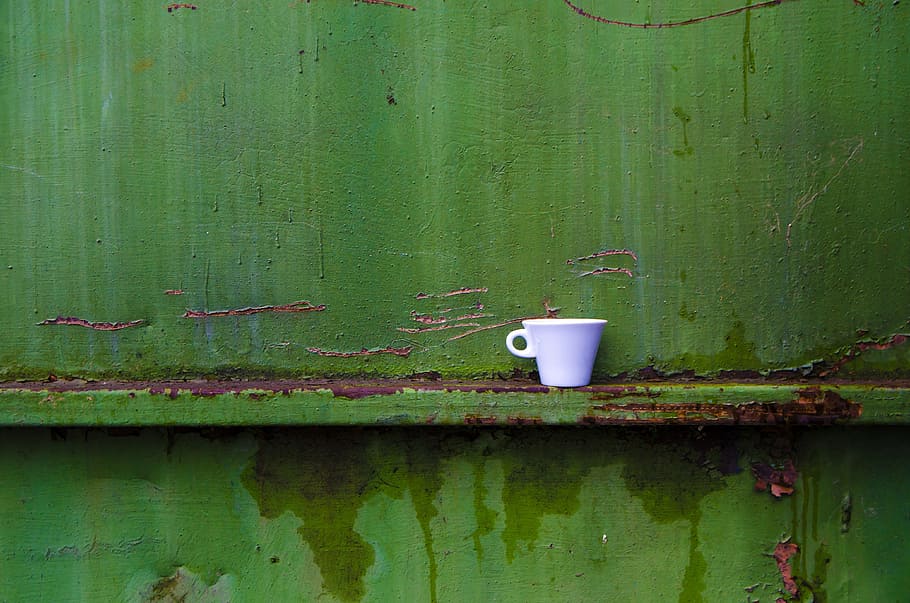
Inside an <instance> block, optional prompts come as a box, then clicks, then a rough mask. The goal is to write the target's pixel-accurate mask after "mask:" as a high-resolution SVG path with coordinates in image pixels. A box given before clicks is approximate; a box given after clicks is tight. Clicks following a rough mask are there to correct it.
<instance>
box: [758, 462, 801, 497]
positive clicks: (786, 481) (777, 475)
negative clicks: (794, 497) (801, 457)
mask: <svg viewBox="0 0 910 603" xmlns="http://www.w3.org/2000/svg"><path fill="white" fill-rule="evenodd" d="M752 475H753V476H754V477H755V490H756V491H757V492H767V491H770V492H771V495H772V496H774V498H781V497H782V496H789V495H791V494H793V492H794V486H795V485H796V480H797V479H799V472H798V471H797V470H796V467H795V466H794V465H793V461H792V460H790V459H787V460H786V461H785V462H784V465H783V466H782V467H781V468H774V467H772V466H770V465H768V464H766V463H753V464H752Z"/></svg>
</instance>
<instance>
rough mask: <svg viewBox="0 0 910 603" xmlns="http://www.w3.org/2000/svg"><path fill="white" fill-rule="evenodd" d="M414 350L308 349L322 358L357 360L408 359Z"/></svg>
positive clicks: (408, 348)
mask: <svg viewBox="0 0 910 603" xmlns="http://www.w3.org/2000/svg"><path fill="white" fill-rule="evenodd" d="M413 350H414V348H413V346H408V347H404V348H393V347H387V348H376V349H372V350H368V349H367V348H363V349H362V350H360V351H357V352H337V351H331V350H322V349H319V348H307V351H308V352H311V353H313V354H318V355H320V356H329V357H332V358H355V357H358V356H376V355H379V354H392V355H393V356H401V357H403V358H407V357H408V356H410V355H411V352H412V351H413Z"/></svg>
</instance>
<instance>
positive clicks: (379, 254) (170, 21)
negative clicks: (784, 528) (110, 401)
mask: <svg viewBox="0 0 910 603" xmlns="http://www.w3.org/2000/svg"><path fill="white" fill-rule="evenodd" d="M175 6H176V7H177V8H175ZM180 6H181V5H173V6H168V5H166V4H162V3H148V2H144V3H126V2H102V1H92V2H78V3H76V2H60V1H54V2H18V1H8V2H5V3H4V5H3V7H2V9H0V10H2V12H3V16H2V19H0V39H2V40H3V43H4V48H3V51H2V53H0V176H2V177H0V203H2V208H3V220H2V221H0V240H2V242H3V244H2V247H0V256H2V257H0V268H2V270H0V291H2V296H3V297H2V300H3V303H2V304H0V331H2V333H3V337H2V340H0V366H2V369H0V370H2V374H3V375H4V376H5V378H7V379H10V378H20V377H26V378H44V377H46V376H47V374H48V373H53V374H60V375H72V376H94V377H98V376H114V375H116V376H121V377H133V378H135V377H140V378H145V377H159V378H160V377H173V376H184V375H199V374H209V375H219V374H220V375H224V374H255V375H264V374H272V375H297V376H305V375H325V374H330V373H331V374H360V373H363V374H373V375H379V374H383V375H409V374H413V373H419V372H425V371H436V372H439V373H441V374H443V375H446V376H453V377H468V376H477V375H490V374H492V373H496V372H509V371H511V370H512V369H513V368H516V367H517V368H521V369H524V370H527V369H530V364H529V363H528V362H526V361H520V360H516V359H514V358H512V357H511V356H509V355H508V353H507V352H505V350H504V347H503V346H502V344H501V342H502V339H503V336H504V332H505V329H506V327H498V328H496V326H497V325H502V324H503V323H507V322H509V321H513V320H515V319H517V318H521V317H527V316H536V315H541V314H543V313H544V311H545V306H544V304H545V302H546V303H547V304H548V305H549V307H551V308H556V307H558V308H560V309H561V310H560V315H561V316H598V317H603V318H607V319H609V320H610V324H609V325H608V327H607V329H606V332H605V335H604V352H603V353H602V354H601V357H600V359H599V361H598V364H597V369H596V370H597V373H598V375H599V376H600V377H606V376H610V375H619V374H623V373H628V374H635V373H636V371H640V370H642V369H653V370H657V371H658V372H661V373H679V372H686V371H694V372H695V373H698V374H709V373H717V372H719V371H723V370H747V371H772V370H777V369H793V368H797V367H801V369H800V370H804V371H807V372H811V371H813V370H814V371H815V372H816V373H823V372H827V371H831V370H838V371H839V372H840V374H841V375H848V376H879V375H886V376H894V375H904V376H906V375H907V374H908V373H907V366H908V352H907V349H906V348H907V346H905V345H897V344H898V343H903V341H904V338H903V337H902V334H905V333H907V332H908V331H910V327H908V324H907V323H908V320H910V312H908V303H907V302H908V300H910V278H908V273H907V270H908V266H910V237H908V236H907V235H908V231H907V225H908V222H910V203H908V202H907V192H906V191H907V190H910V171H908V170H907V169H906V166H907V163H908V160H910V152H908V143H910V141H908V137H907V132H908V131H910V112H908V111H907V108H906V102H905V99H906V98H907V97H908V94H910V81H908V78H907V75H906V74H907V73H908V70H910V40H908V35H910V17H908V14H907V11H908V9H907V7H906V6H904V5H903V4H902V3H893V2H890V1H883V0H868V1H866V2H855V1H852V0H836V1H835V0H826V1H819V0H798V1H797V0H793V1H788V2H783V3H780V4H774V3H771V4H770V5H769V4H768V3H764V4H761V5H757V7H756V8H754V9H753V10H751V11H741V12H735V9H736V8H737V7H738V5H736V4H733V3H730V2H723V3H720V4H718V3H717V2H712V1H708V0H690V1H687V2H684V3H666V2H643V3H638V4H630V3H627V2H616V1H608V0H588V1H587V2H586V3H584V5H583V6H582V5H579V6H578V7H577V8H578V9H579V10H581V13H582V14H580V13H579V12H578V11H576V10H574V9H573V8H572V7H573V6H574V5H570V4H569V3H567V2H565V1H564V0H541V1H536V2H521V3H516V2H508V1H505V0H492V1H487V2H467V1H464V2H440V1H438V0H414V4H413V5H412V6H410V7H408V6H396V5H393V4H391V3H388V2H383V3H380V2H376V1H374V2H364V1H360V2H357V1H353V2H338V1H334V0H312V1H311V2H301V1H298V2H294V1H291V0H289V1H288V2H280V3H262V2H228V3H221V2H218V3H215V2H200V3H199V4H198V5H196V7H195V8H193V7H191V6H189V5H187V6H182V7H180ZM740 8H741V7H740ZM411 9H413V10H411ZM731 10H732V11H734V12H735V14H731V15H727V16H722V15H721V13H723V12H724V11H731ZM711 15H715V16H713V17H711ZM595 17H598V18H600V19H601V21H598V20H596V19H595ZM699 17H710V18H707V19H706V20H703V21H700V22H698V23H694V24H690V25H682V26H677V27H668V28H656V26H657V25H659V24H668V23H679V22H681V21H685V20H687V19H693V18H699ZM604 19H612V20H618V21H625V22H630V23H633V24H639V25H642V24H650V25H651V26H654V27H655V28H634V27H627V26H623V25H616V24H611V23H607V22H603V20H604ZM610 250H614V251H625V252H627V253H625V254H618V255H608V256H603V257H598V258H592V259H587V260H582V261H576V262H573V263H567V262H569V261H571V260H575V259H576V258H584V257H586V256H590V255H594V254H597V253H598V252H602V251H610ZM599 268H612V269H619V270H620V271H618V272H617V271H611V272H605V273H599V274H586V273H591V272H596V271H597V270H598V269H599ZM463 289H469V290H475V291H474V292H473V293H466V294H461V295H452V296H450V297H439V296H442V295H444V294H447V293H452V292H457V291H461V290H463ZM166 292H171V293H170V294H167V293H166ZM175 292H182V294H177V293H175ZM421 293H423V294H426V295H427V296H429V297H422V296H419V294H421ZM303 300H306V301H309V302H311V304H312V305H313V306H316V307H317V308H318V311H310V312H301V313H276V312H274V311H271V310H270V309H269V307H272V309H274V308H275V307H278V309H281V307H282V306H285V305H287V304H291V303H293V302H297V301H303ZM323 305H324V309H323V308H322V306H323ZM250 308H264V311H262V312H258V313H255V314H241V315H230V314H228V315H224V314H216V315H214V316H210V317H208V318H193V317H186V318H184V317H182V316H183V315H184V313H185V312H186V311H187V310H192V311H195V312H198V313H203V312H216V313H221V312H225V311H230V310H235V311H236V310H243V309H250ZM298 309H299V307H298ZM191 316H192V315H191ZM57 317H64V318H76V319H79V320H81V321H85V322H84V323H81V324H83V325H85V323H92V324H93V325H94V326H95V327H99V326H105V323H107V324H108V325H112V324H114V323H125V324H129V323H131V322H133V321H142V322H141V323H137V324H136V325H135V326H128V327H126V328H123V329H121V330H117V331H99V330H96V329H92V328H89V327H87V326H73V325H59V324H45V325H42V326H37V325H38V323H42V322H44V321H46V320H48V319H55V318H57ZM459 319H460V320H459ZM443 320H445V322H442V321H443ZM430 321H433V322H430ZM118 326H120V325H118ZM440 327H445V328H440ZM420 329H435V330H429V331H428V330H423V331H418V332H414V330H420ZM476 329H485V330H480V331H476ZM896 336H897V337H896ZM876 348H886V349H883V350H880V349H876ZM313 350H316V351H313ZM392 351H397V352H398V354H395V353H390V352H392ZM318 352H322V353H337V354H340V355H332V356H325V355H320V353H318ZM364 352H374V353H373V354H370V355H365V353H364ZM404 354H407V356H405V355H404ZM859 356H862V357H861V358H860V357H859Z"/></svg>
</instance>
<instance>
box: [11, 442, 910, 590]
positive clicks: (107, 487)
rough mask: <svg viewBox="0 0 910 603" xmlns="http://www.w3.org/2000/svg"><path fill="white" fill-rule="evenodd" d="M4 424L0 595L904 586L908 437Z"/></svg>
mask: <svg viewBox="0 0 910 603" xmlns="http://www.w3.org/2000/svg"><path fill="white" fill-rule="evenodd" d="M2 436H3V437H2V438H0V451H2V454H0V458H2V467H3V471H2V475H3V478H2V483H3V487H2V489H0V533H2V535H3V543H4V544H3V551H2V553H0V555H2V556H0V563H2V572H0V600H2V601H149V600H152V601H154V600H158V601H178V600H187V601H234V602H242V601H317V600H318V601H554V600H556V601H655V602H657V601H661V602H665V601H674V602H675V601H680V602H683V603H695V602H699V601H704V602H714V601H737V602H739V601H760V602H762V603H766V602H771V603H773V602H774V601H776V600H778V598H779V597H780V598H783V599H784V600H801V601H818V602H822V601H829V602H842V601H857V602H863V603H870V602H877V601H878V602H884V601H902V600H905V598H906V593H907V592H908V590H910V575H908V574H907V572H906V568H907V566H908V563H910V558H908V552H907V551H908V550H910V548H908V541H907V534H910V525H908V522H910V507H908V502H907V501H908V500H910V483H908V481H907V480H906V478H905V471H904V469H903V465H902V463H900V462H899V461H896V460H895V459H902V458H906V456H907V455H908V454H910V448H908V447H910V443H908V442H910V439H908V438H907V433H906V430H905V429H896V430H887V429H867V428H860V427H851V428H846V429H839V428H830V429H827V430H814V431H811V430H810V431H801V430H796V431H789V432H788V431H779V430H772V431H759V430H754V429H749V430H730V429H723V430H717V429H706V430H702V431H699V430H696V429H695V428H689V429H678V428H666V429H662V430H658V431H652V430H640V429H634V428H605V429H579V428H568V429H549V430H536V429H535V430H522V429H517V430H498V429H497V430H480V431H458V430H455V431H453V430H434V429H416V430H415V429H386V430H351V429H340V430H325V429H302V430H264V431H235V432H225V431H220V432H202V433H199V432H181V431H165V430H142V431H139V430H135V431H126V432H125V431H115V432H104V431H101V430H80V429H72V430H53V431H52V430H44V429H42V430H26V429H16V430H6V431H4V432H3V433H2ZM788 462H792V463H793V466H794V467H795V471H796V472H797V474H798V477H797V478H796V481H795V482H794V483H793V487H794V488H795V490H794V492H793V493H792V494H790V495H781V498H780V499H778V498H775V496H773V495H772V494H771V493H770V492H769V491H767V490H768V488H767V487H765V491H757V490H756V487H755V484H756V478H755V476H754V472H758V471H760V468H761V467H762V466H770V465H778V464H783V466H789V465H788ZM753 465H754V466H756V467H757V468H758V469H753ZM788 545H794V546H796V547H798V551H796V552H791V553H790V554H788V555H783V554H782V553H781V551H786V548H785V547H787V546H788ZM776 550H777V551H778V557H779V558H781V559H784V561H783V566H784V569H782V568H781V567H779V565H778V560H777V559H775V556H774V555H775V551H776ZM784 575H786V576H787V577H788V579H789V580H790V581H791V582H790V584H791V588H793V587H795V589H796V591H797V594H796V595H795V596H793V595H792V591H790V590H789V589H788V587H787V586H786V584H787V583H786V582H785V580H784ZM181 597H185V599H182V598H181Z"/></svg>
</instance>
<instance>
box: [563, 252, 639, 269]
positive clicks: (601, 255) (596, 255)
mask: <svg viewBox="0 0 910 603" xmlns="http://www.w3.org/2000/svg"><path fill="white" fill-rule="evenodd" d="M612 255H627V256H629V257H630V258H632V259H633V260H635V261H636V262H637V261H638V256H637V255H635V252H634V251H632V250H630V249H604V250H603V251H597V252H595V253H592V254H590V255H586V256H583V257H580V258H575V259H574V260H566V264H568V265H569V266H572V265H573V264H576V263H578V262H585V261H587V260H596V259H597V258H604V257H609V256H612Z"/></svg>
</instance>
